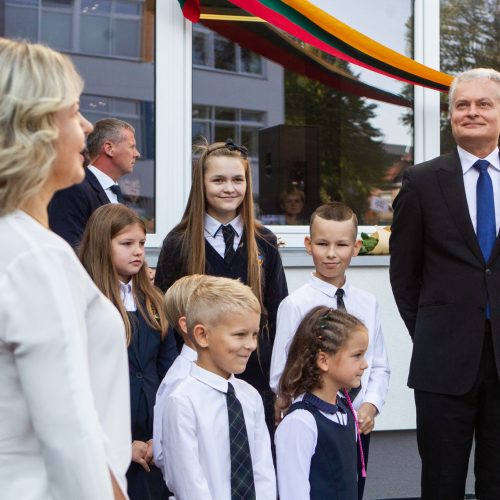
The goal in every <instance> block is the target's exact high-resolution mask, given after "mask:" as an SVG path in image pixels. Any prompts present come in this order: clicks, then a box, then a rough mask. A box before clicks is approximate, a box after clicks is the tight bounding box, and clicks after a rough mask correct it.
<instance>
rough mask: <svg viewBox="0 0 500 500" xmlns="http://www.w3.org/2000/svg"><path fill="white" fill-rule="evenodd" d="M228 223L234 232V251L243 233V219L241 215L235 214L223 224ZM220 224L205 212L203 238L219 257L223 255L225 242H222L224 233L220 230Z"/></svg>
mask: <svg viewBox="0 0 500 500" xmlns="http://www.w3.org/2000/svg"><path fill="white" fill-rule="evenodd" d="M229 224H231V226H233V229H234V231H235V232H236V234H235V236H234V243H233V248H234V250H235V251H236V250H237V248H238V245H239V244H240V241H241V236H242V235H243V221H242V220H241V215H237V216H236V217H235V218H234V219H233V220H232V221H231V222H228V223H227V224H224V225H225V226H228V225H229ZM220 226H221V223H220V222H219V221H218V220H217V219H214V218H213V217H212V216H211V215H208V214H207V213H205V239H206V240H207V241H208V242H209V243H210V245H212V246H213V247H214V249H215V251H216V252H217V253H218V254H219V255H220V256H221V257H224V253H225V251H226V243H225V242H224V235H223V234H222V231H221V230H220Z"/></svg>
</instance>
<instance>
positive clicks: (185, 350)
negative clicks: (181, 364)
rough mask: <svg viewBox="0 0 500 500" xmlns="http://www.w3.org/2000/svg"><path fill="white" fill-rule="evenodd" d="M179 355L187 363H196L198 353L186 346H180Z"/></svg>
mask: <svg viewBox="0 0 500 500" xmlns="http://www.w3.org/2000/svg"><path fill="white" fill-rule="evenodd" d="M180 355H181V356H182V357H183V358H186V359H187V360H188V361H196V360H197V359H198V353H197V352H196V351H195V350H194V349H191V347H189V346H188V345H186V344H184V345H183V346H182V349H181V353H180Z"/></svg>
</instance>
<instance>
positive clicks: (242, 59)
mask: <svg viewBox="0 0 500 500" xmlns="http://www.w3.org/2000/svg"><path fill="white" fill-rule="evenodd" d="M193 65H195V66H203V67H206V68H214V69H218V70H222V71H230V72H233V73H242V74H248V75H257V76H259V75H263V74H264V65H263V62H262V57H260V56H259V55H258V54H255V53H254V52H251V51H250V50H247V49H245V48H243V47H240V46H239V45H238V44H236V43H234V42H233V41H231V40H230V39H228V38H225V37H223V36H221V35H219V34H217V33H214V32H212V31H210V30H209V29H207V28H205V27H203V26H200V25H198V24H196V25H194V26H193Z"/></svg>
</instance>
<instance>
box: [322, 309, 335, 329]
mask: <svg viewBox="0 0 500 500" xmlns="http://www.w3.org/2000/svg"><path fill="white" fill-rule="evenodd" d="M331 312H333V309H332V308H331V307H330V309H328V311H326V313H325V314H323V316H321V317H320V318H319V328H320V329H321V330H324V329H325V328H326V327H327V324H326V322H327V321H329V320H330V319H331V318H330V313H331Z"/></svg>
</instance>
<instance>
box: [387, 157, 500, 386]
mask: <svg viewBox="0 0 500 500" xmlns="http://www.w3.org/2000/svg"><path fill="white" fill-rule="evenodd" d="M497 201H498V200H497ZM393 206H394V221H393V225H392V233H391V239H390V251H391V267H390V277H391V285H392V290H393V293H394V297H395V299H396V303H397V305H398V308H399V312H400V314H401V316H402V318H403V320H404V322H405V323H406V326H407V328H408V330H409V332H410V335H411V337H412V339H413V354H412V359H411V364H410V375H409V380H408V385H409V386H410V387H412V388H415V389H419V390H422V391H430V392H436V393H442V394H452V395H462V394H465V393H466V392H467V391H469V390H470V389H471V388H472V385H473V383H474V381H475V378H476V376H477V373H478V369H479V363H480V360H481V349H482V345H483V338H484V326H485V307H486V304H487V300H488V297H489V302H490V305H491V326H492V335H493V344H494V347H495V358H496V364H497V367H500V255H499V254H500V239H499V238H498V237H497V240H496V242H495V246H494V249H493V251H492V254H491V257H490V259H489V261H488V262H485V261H484V258H483V255H482V253H481V249H480V247H479V244H478V242H477V238H476V234H475V232H474V227H473V225H472V222H471V219H470V215H469V210H468V206H467V201H466V197H465V187H464V182H463V172H462V167H461V164H460V159H459V156H458V152H457V151H456V150H455V151H454V152H453V153H450V154H447V155H443V156H440V157H438V158H435V159H433V160H430V161H428V162H425V163H422V164H420V165H416V166H414V167H411V168H409V169H408V170H407V171H406V173H405V175H404V178H403V185H402V188H401V191H400V193H399V195H398V196H397V197H396V199H395V200H394V205H393Z"/></svg>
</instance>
